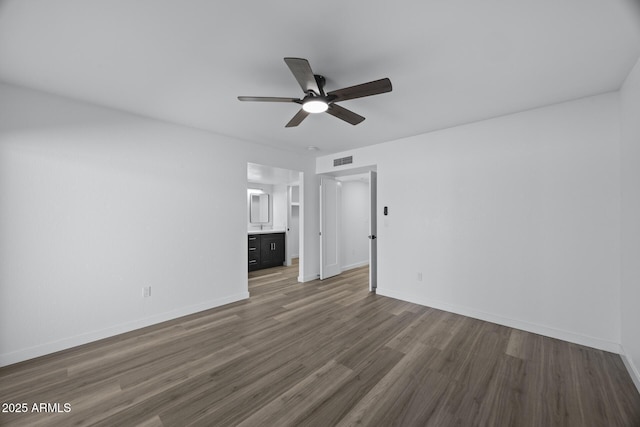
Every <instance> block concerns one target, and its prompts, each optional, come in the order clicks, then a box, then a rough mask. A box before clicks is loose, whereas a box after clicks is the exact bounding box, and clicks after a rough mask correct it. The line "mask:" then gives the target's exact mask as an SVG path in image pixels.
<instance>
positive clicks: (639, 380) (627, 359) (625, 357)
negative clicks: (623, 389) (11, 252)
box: [620, 346, 640, 393]
mask: <svg viewBox="0 0 640 427" xmlns="http://www.w3.org/2000/svg"><path fill="white" fill-rule="evenodd" d="M620 356H621V357H622V361H623V362H624V366H625V367H626V368H627V371H629V375H630V376H631V379H632V380H633V383H634V384H635V385H636V388H637V389H638V393H640V371H639V370H638V367H637V366H636V365H635V364H634V363H633V359H632V358H631V356H630V355H629V353H628V352H627V351H626V349H625V348H624V346H622V353H620Z"/></svg>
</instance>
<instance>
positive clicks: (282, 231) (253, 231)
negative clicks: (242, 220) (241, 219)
mask: <svg viewBox="0 0 640 427" xmlns="http://www.w3.org/2000/svg"><path fill="white" fill-rule="evenodd" d="M285 231H286V230H285V229H284V228H282V229H281V228H274V229H272V230H249V231H247V233H248V234H271V233H284V232H285Z"/></svg>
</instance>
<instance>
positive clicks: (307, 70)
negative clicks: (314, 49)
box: [284, 58, 321, 95]
mask: <svg viewBox="0 0 640 427" xmlns="http://www.w3.org/2000/svg"><path fill="white" fill-rule="evenodd" d="M284 62H286V63H287V65H288V66H289V69H290V70H291V72H292V73H293V76H294V77H295V78H296V80H297V81H298V84H299V85H300V87H301V88H302V90H303V91H304V93H307V92H308V91H310V90H312V91H314V92H315V93H316V94H317V95H321V93H320V88H319V87H318V82H316V77H315V76H314V74H313V71H312V70H311V65H309V61H307V60H306V59H303V58H284Z"/></svg>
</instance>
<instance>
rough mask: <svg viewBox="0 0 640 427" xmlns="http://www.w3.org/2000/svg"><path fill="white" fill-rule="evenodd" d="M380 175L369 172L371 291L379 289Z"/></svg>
mask: <svg viewBox="0 0 640 427" xmlns="http://www.w3.org/2000/svg"><path fill="white" fill-rule="evenodd" d="M377 194H378V174H377V172H375V171H369V291H370V292H374V291H375V290H376V288H377V287H378V240H377V238H378V215H377V206H378V196H377Z"/></svg>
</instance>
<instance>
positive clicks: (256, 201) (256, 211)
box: [249, 194, 269, 224]
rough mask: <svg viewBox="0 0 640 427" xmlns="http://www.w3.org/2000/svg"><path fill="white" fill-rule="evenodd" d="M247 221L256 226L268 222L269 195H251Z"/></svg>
mask: <svg viewBox="0 0 640 427" xmlns="http://www.w3.org/2000/svg"><path fill="white" fill-rule="evenodd" d="M250 205H251V209H250V216H249V221H250V222H252V223H257V224H264V223H267V222H269V195H268V194H252V195H251V199H250Z"/></svg>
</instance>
